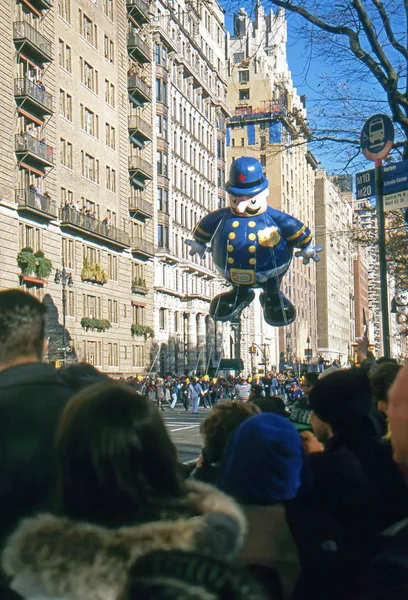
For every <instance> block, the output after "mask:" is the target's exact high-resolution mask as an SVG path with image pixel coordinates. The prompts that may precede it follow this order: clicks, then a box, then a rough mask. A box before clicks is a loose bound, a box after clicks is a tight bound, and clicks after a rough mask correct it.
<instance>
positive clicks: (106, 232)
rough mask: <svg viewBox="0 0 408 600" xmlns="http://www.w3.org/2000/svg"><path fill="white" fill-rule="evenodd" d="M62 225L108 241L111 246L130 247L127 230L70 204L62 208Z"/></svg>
mask: <svg viewBox="0 0 408 600" xmlns="http://www.w3.org/2000/svg"><path fill="white" fill-rule="evenodd" d="M60 218H61V227H65V228H70V229H73V230H75V231H78V232H79V233H81V234H85V235H87V236H88V237H90V238H91V237H92V238H96V239H98V240H101V241H103V242H107V243H108V244H110V245H111V246H116V247H119V248H129V246H130V241H129V237H128V234H127V233H126V231H123V230H122V229H119V228H118V227H114V226H113V225H109V224H108V223H106V222H105V221H99V219H94V218H93V217H91V216H90V215H86V214H84V213H81V212H79V211H77V210H76V209H75V208H71V207H70V206H69V205H66V206H64V207H63V208H62V209H61V216H60Z"/></svg>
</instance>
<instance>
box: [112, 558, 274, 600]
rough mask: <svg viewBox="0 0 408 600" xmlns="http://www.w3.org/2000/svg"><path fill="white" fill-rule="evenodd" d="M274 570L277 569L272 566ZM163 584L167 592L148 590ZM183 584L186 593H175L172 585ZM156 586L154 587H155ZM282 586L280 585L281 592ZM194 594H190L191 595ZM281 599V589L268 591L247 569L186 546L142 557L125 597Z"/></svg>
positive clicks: (134, 599) (129, 599)
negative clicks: (173, 593) (191, 550)
mask: <svg viewBox="0 0 408 600" xmlns="http://www.w3.org/2000/svg"><path fill="white" fill-rule="evenodd" d="M271 571H273V569H271ZM149 585H150V586H156V589H159V588H158V587H157V586H159V587H161V589H162V594H163V595H159V594H157V595H154V596H153V595H152V594H150V595H149V594H147V593H144V594H142V593H141V591H142V590H143V592H146V591H147V590H149V591H150V589H151V588H150V589H149V588H148V587H147V586H149ZM177 585H178V586H179V590H180V587H181V585H182V586H183V592H184V595H181V594H180V596H177V595H171V588H172V587H173V589H174V587H175V586H177ZM153 589H154V588H153ZM278 590H279V586H277V592H278ZM188 594H190V595H188ZM139 598H155V599H156V598H157V600H159V599H160V600H162V599H163V600H170V599H172V600H173V598H174V600H176V599H177V600H179V599H180V600H181V599H183V600H184V599H185V600H190V598H191V600H192V599H193V598H194V599H195V598H197V599H198V598H202V599H203V600H204V599H212V598H214V600H267V599H268V598H269V600H280V593H279V592H278V593H276V594H268V595H267V594H266V592H265V589H264V588H263V586H262V585H261V584H259V583H258V582H257V581H255V580H254V579H252V577H251V576H250V575H249V574H248V573H246V572H245V571H244V570H243V569H239V568H235V567H233V566H230V565H228V564H227V563H224V562H220V561H218V560H216V559H214V558H212V557H209V556H202V555H200V554H195V553H193V552H185V551H183V550H171V551H164V550H158V551H155V552H151V553H150V554H146V555H144V556H142V557H141V558H140V559H138V560H137V561H136V562H135V563H134V565H133V566H132V567H131V569H130V571H129V576H128V583H127V586H126V589H125V591H124V593H123V595H122V597H121V600H138V599H139Z"/></svg>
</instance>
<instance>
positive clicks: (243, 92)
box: [239, 90, 249, 100]
mask: <svg viewBox="0 0 408 600" xmlns="http://www.w3.org/2000/svg"><path fill="white" fill-rule="evenodd" d="M239 99H240V100H249V90H239Z"/></svg>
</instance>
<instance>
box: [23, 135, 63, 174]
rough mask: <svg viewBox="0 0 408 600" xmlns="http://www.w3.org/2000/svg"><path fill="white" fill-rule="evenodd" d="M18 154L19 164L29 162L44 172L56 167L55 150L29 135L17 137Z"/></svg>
mask: <svg viewBox="0 0 408 600" xmlns="http://www.w3.org/2000/svg"><path fill="white" fill-rule="evenodd" d="M16 154H17V158H18V160H19V162H22V161H24V162H29V163H30V164H31V165H32V166H34V167H38V168H40V169H42V170H44V168H45V167H52V166H54V149H53V148H51V146H48V144H46V143H45V142H43V141H42V140H39V139H37V138H36V137H33V136H32V135H30V134H29V133H18V134H17V135H16Z"/></svg>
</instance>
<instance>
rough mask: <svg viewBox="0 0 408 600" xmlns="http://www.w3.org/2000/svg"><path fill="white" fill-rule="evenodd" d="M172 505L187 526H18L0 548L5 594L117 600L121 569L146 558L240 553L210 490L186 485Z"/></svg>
mask: <svg viewBox="0 0 408 600" xmlns="http://www.w3.org/2000/svg"><path fill="white" fill-rule="evenodd" d="M187 489H188V495H187V499H186V500H185V501H184V502H182V503H181V504H180V508H183V510H182V511H181V514H183V513H184V514H185V512H186V508H188V509H189V510H190V512H191V513H192V514H197V515H198V516H197V517H195V518H186V517H185V516H184V517H181V518H177V517H176V518H175V519H174V520H173V519H168V518H167V519H163V520H156V521H151V522H143V523H142V524H140V523H139V524H136V525H133V526H126V527H121V528H119V529H107V528H105V527H101V526H98V525H94V524H91V523H78V522H75V521H71V520H70V519H67V518H63V517H57V516H53V515H49V514H48V515H40V516H38V517H35V518H31V519H28V520H26V521H23V522H22V523H21V525H20V527H19V528H18V529H17V531H16V532H15V533H14V534H13V535H12V536H11V538H10V539H9V541H8V544H7V545H6V547H5V550H4V552H3V557H2V564H3V569H4V571H5V573H6V574H7V575H8V576H9V577H11V578H12V584H11V587H12V588H13V589H15V590H16V591H17V592H18V593H20V594H21V595H22V596H23V597H24V598H25V599H26V600H117V597H118V595H119V592H120V591H121V589H122V588H123V585H124V583H125V581H126V576H127V572H128V569H129V567H130V566H131V565H132V563H133V562H134V561H135V560H136V559H137V558H139V557H140V556H142V555H144V554H147V553H148V552H151V551H153V550H173V549H178V550H187V551H195V552H199V553H201V554H205V555H209V556H213V557H216V558H219V559H222V560H227V561H228V560H232V559H233V558H234V557H235V556H236V555H237V554H238V553H239V552H240V550H241V548H242V546H243V538H244V535H245V530H246V525H245V518H244V516H243V514H242V512H241V510H240V509H239V508H238V506H237V504H235V502H234V501H233V500H232V499H230V498H229V497H228V496H226V495H224V494H222V493H221V492H219V491H217V490H216V489H215V488H213V487H212V486H207V485H205V484H202V483H197V482H187Z"/></svg>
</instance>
